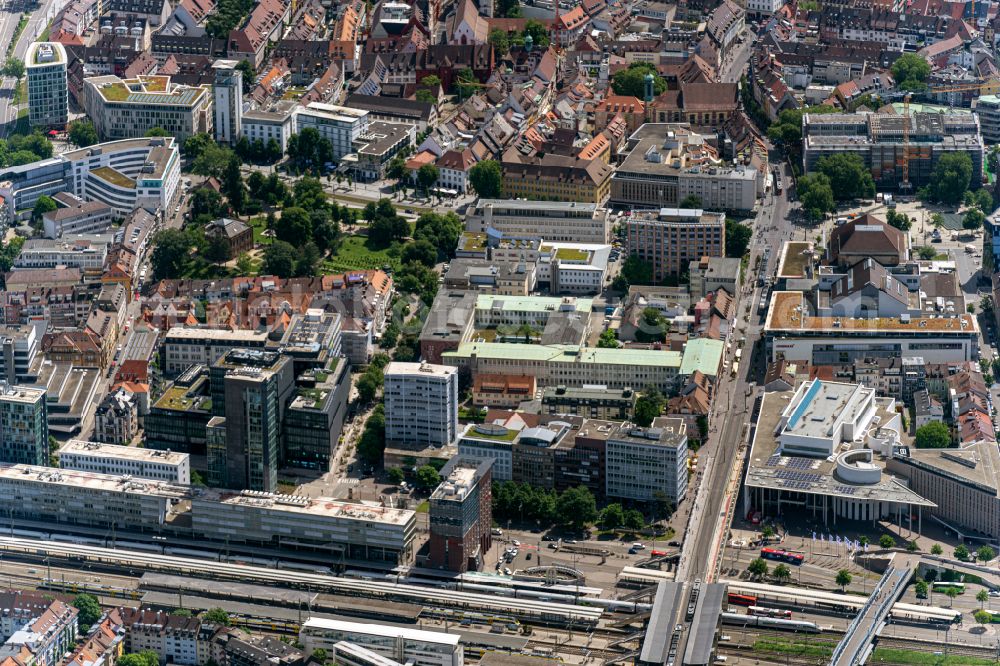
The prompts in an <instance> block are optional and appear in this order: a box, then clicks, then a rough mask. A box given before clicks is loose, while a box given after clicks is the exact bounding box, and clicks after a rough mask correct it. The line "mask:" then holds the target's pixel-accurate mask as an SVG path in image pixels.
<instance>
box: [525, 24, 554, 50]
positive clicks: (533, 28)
mask: <svg viewBox="0 0 1000 666" xmlns="http://www.w3.org/2000/svg"><path fill="white" fill-rule="evenodd" d="M522 35H523V36H524V38H525V41H527V38H528V37H531V43H532V44H533V45H534V47H535V48H539V49H544V48H547V47H548V45H549V29H548V28H546V27H545V26H544V25H543V24H542V23H540V22H539V21H536V20H534V19H528V21H527V23H525V24H524V32H523V33H522Z"/></svg>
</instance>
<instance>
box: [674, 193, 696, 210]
mask: <svg viewBox="0 0 1000 666" xmlns="http://www.w3.org/2000/svg"><path fill="white" fill-rule="evenodd" d="M677 207H678V208H701V197H699V196H698V195H697V194H689V195H687V196H686V197H684V198H683V199H682V200H681V202H680V203H679V204H677Z"/></svg>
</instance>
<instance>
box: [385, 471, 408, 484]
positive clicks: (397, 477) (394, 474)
mask: <svg viewBox="0 0 1000 666" xmlns="http://www.w3.org/2000/svg"><path fill="white" fill-rule="evenodd" d="M385 474H386V477H388V479H389V483H391V484H393V485H394V486H398V485H399V484H401V483H403V481H404V480H405V479H406V476H405V475H404V474H403V470H401V469H399V468H398V467H390V468H389V469H387V470H386V472H385Z"/></svg>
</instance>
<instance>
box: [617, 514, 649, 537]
mask: <svg viewBox="0 0 1000 666" xmlns="http://www.w3.org/2000/svg"><path fill="white" fill-rule="evenodd" d="M645 526H646V517H645V516H643V515H642V511H639V510H638V509H629V510H628V511H626V512H625V520H624V522H623V523H622V527H624V528H625V529H627V530H632V531H633V532H638V531H639V530H641V529H642V528H644V527H645Z"/></svg>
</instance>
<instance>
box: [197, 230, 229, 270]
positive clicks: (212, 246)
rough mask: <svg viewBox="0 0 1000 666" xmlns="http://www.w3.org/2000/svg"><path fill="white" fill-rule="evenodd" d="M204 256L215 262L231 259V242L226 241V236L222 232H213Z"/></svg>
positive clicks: (206, 245) (219, 262) (203, 253)
mask: <svg viewBox="0 0 1000 666" xmlns="http://www.w3.org/2000/svg"><path fill="white" fill-rule="evenodd" d="M202 256H204V257H205V259H207V260H208V261H210V262H212V263H214V264H221V263H223V262H226V261H229V260H230V259H231V258H232V257H230V256H229V243H228V242H227V241H226V238H225V236H223V235H222V234H213V235H212V236H211V237H209V238H208V242H207V243H206V244H205V250H204V252H202Z"/></svg>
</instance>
